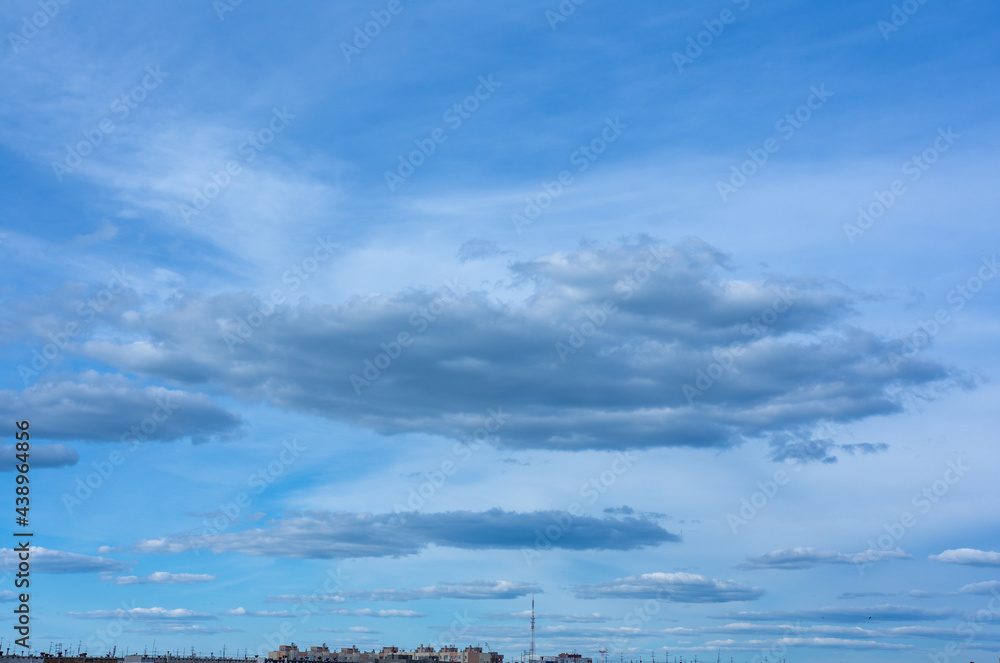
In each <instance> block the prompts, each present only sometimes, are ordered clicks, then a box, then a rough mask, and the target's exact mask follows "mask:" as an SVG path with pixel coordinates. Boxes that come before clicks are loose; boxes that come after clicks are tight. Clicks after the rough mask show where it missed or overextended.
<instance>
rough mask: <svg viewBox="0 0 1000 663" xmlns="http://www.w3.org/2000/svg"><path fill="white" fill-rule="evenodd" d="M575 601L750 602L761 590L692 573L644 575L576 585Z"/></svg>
mask: <svg viewBox="0 0 1000 663" xmlns="http://www.w3.org/2000/svg"><path fill="white" fill-rule="evenodd" d="M575 593H576V596H577V597H578V598H584V599H597V598H639V599H646V598H651V599H662V600H665V601H671V602H675V603H725V602H729V601H753V600H756V599H758V598H760V597H761V596H763V594H764V590H763V589H760V588H757V587H750V586H748V585H744V584H741V583H739V582H736V581H735V580H716V579H714V578H706V577H705V576H701V575H697V574H694V573H661V572H657V573H644V574H642V575H637V576H629V577H627V578H618V579H617V580H613V581H611V582H606V583H601V584H597V585H578V586H577V587H576V588H575Z"/></svg>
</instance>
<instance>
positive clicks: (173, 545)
mask: <svg viewBox="0 0 1000 663" xmlns="http://www.w3.org/2000/svg"><path fill="white" fill-rule="evenodd" d="M270 525H271V527H270V528H269V529H251V530H245V531H241V532H226V533H221V534H220V533H215V532H206V533H203V534H180V535H176V536H169V537H164V538H157V539H144V540H142V541H139V542H137V543H135V544H134V545H133V546H132V549H133V550H135V551H136V552H140V553H161V554H162V553H179V552H185V551H188V550H197V549H201V548H207V549H209V550H211V551H212V552H239V553H245V554H249V555H265V556H269V557H291V558H313V559H326V558H335V557H336V558H348V557H400V556H404V555H413V554H416V553H418V552H420V551H421V550H423V549H424V548H426V547H427V546H429V545H432V544H433V545H438V546H447V547H453V548H466V549H501V548H507V549H512V548H513V549H518V548H526V549H532V548H536V547H538V546H541V547H540V549H542V550H544V549H548V548H549V547H553V548H564V549H569V550H633V549H636V548H642V547H646V546H655V545H659V544H661V543H665V542H668V541H679V540H680V538H679V537H678V536H677V535H675V534H672V533H670V532H668V531H667V530H665V529H663V528H662V527H660V526H659V525H658V524H657V523H655V522H653V521H652V520H649V519H646V518H604V519H601V518H594V517H591V516H573V515H571V514H569V513H566V512H561V511H533V512H531V513H515V512H511V511H503V510H501V509H490V510H489V511H482V512H472V511H449V512H444V513H403V514H388V513H386V514H371V513H344V512H338V513H330V512H309V513H304V514H290V515H289V516H288V517H285V518H281V519H277V520H273V521H271V523H270ZM553 525H557V526H558V527H559V536H557V537H551V538H545V537H544V536H543V535H542V534H541V532H545V531H546V529H547V528H551V527H552V526H553ZM539 539H542V541H541V543H539Z"/></svg>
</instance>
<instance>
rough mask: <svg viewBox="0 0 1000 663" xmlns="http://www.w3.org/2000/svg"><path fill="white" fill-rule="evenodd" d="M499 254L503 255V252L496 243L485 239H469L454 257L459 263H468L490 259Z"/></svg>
mask: <svg viewBox="0 0 1000 663" xmlns="http://www.w3.org/2000/svg"><path fill="white" fill-rule="evenodd" d="M501 253H505V251H501V250H500V247H499V246H497V243H496V242H491V241H489V240H485V239H470V240H468V241H466V242H464V243H463V244H462V246H460V247H459V249H458V255H457V256H456V257H457V258H458V261H459V262H469V261H472V260H483V259H484V258H491V257H493V256H495V255H498V254H501Z"/></svg>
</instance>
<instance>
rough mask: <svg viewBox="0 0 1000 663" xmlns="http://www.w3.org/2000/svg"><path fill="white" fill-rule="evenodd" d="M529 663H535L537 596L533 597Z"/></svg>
mask: <svg viewBox="0 0 1000 663" xmlns="http://www.w3.org/2000/svg"><path fill="white" fill-rule="evenodd" d="M528 663H535V595H534V594H532V595H531V653H530V654H528Z"/></svg>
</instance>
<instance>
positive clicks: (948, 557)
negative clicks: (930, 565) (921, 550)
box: [928, 548, 1000, 566]
mask: <svg viewBox="0 0 1000 663" xmlns="http://www.w3.org/2000/svg"><path fill="white" fill-rule="evenodd" d="M928 559H930V560H932V561H935V562H948V563H949V564H964V565H966V566H1000V553H998V552H994V551H992V550H989V551H987V550H976V549H975V548H956V549H954V550H945V551H944V552H943V553H940V554H937V555H931V556H930V557H929V558H928Z"/></svg>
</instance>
